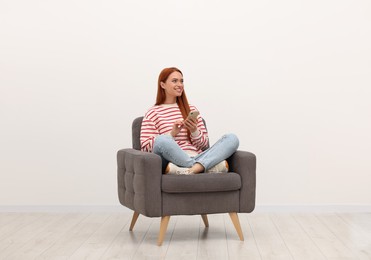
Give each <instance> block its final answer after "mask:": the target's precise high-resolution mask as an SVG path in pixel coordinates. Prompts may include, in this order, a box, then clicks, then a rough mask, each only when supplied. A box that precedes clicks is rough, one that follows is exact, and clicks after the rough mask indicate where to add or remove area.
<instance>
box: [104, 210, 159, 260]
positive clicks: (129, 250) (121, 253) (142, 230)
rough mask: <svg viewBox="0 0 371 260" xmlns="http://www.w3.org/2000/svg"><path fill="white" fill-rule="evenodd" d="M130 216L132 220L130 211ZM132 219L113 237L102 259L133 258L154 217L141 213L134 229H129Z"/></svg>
mask: <svg viewBox="0 0 371 260" xmlns="http://www.w3.org/2000/svg"><path fill="white" fill-rule="evenodd" d="M128 216H129V219H130V221H131V217H132V213H128ZM130 221H128V222H127V223H126V224H125V226H124V227H123V228H122V229H121V230H120V232H119V233H118V234H117V236H116V237H115V238H114V239H113V241H112V243H111V244H110V246H109V247H108V248H107V250H106V251H105V252H104V254H103V255H102V257H101V259H133V257H134V255H135V253H136V251H137V250H138V248H139V246H140V245H141V244H142V242H143V240H144V237H145V236H146V234H147V232H148V229H149V227H150V226H151V225H152V222H153V221H154V219H153V218H147V217H144V216H142V215H139V218H138V220H137V222H136V224H135V226H134V229H133V231H129V226H130ZM158 228H160V226H158Z"/></svg>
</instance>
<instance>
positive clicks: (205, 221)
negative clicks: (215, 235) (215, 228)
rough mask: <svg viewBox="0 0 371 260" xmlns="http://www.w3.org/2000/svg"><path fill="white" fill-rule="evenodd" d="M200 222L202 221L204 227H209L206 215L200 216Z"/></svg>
mask: <svg viewBox="0 0 371 260" xmlns="http://www.w3.org/2000/svg"><path fill="white" fill-rule="evenodd" d="M201 217H202V220H203V221H204V224H205V227H209V220H208V219H207V215H206V214H204V215H201Z"/></svg>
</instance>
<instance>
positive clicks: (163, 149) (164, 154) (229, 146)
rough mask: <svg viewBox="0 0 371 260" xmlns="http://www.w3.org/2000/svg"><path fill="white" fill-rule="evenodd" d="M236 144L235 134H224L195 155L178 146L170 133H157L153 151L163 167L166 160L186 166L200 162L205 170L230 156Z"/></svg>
mask: <svg viewBox="0 0 371 260" xmlns="http://www.w3.org/2000/svg"><path fill="white" fill-rule="evenodd" d="M238 145H239V140H238V137H237V136H236V135H235V134H226V135H223V136H222V138H220V139H219V140H218V141H217V142H216V143H215V144H214V145H213V146H211V147H210V148H209V149H207V150H205V151H203V152H202V153H200V154H198V155H196V156H190V155H188V154H187V153H186V152H185V151H183V150H182V149H181V148H180V146H179V145H178V144H177V143H176V142H175V141H174V139H173V138H172V137H171V136H170V135H159V136H157V137H156V139H155V143H154V145H153V152H154V153H155V154H158V155H160V156H161V158H162V162H163V169H164V167H166V165H167V163H168V162H172V163H173V164H176V165H178V166H180V167H186V168H191V167H192V166H193V165H194V164H195V163H200V164H201V165H202V166H203V167H204V168H205V171H206V170H208V169H210V168H211V167H213V166H215V165H216V164H218V163H220V162H221V161H223V160H225V159H227V158H228V157H230V156H231V155H232V154H233V153H234V152H236V151H237V149H238Z"/></svg>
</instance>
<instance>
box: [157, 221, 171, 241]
mask: <svg viewBox="0 0 371 260" xmlns="http://www.w3.org/2000/svg"><path fill="white" fill-rule="evenodd" d="M169 220H170V216H163V217H162V218H161V225H160V233H159V234H158V239H157V245H159V246H161V245H162V242H163V241H164V238H165V234H166V230H167V225H168V224H169Z"/></svg>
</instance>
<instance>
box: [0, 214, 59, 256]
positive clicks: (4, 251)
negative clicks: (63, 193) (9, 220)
mask: <svg viewBox="0 0 371 260" xmlns="http://www.w3.org/2000/svg"><path fill="white" fill-rule="evenodd" d="M60 218H61V215H60V214H43V215H42V216H40V217H37V218H36V219H35V220H34V221H31V222H30V223H28V224H27V225H23V226H22V227H21V228H18V229H16V231H15V232H13V233H12V234H9V235H8V236H7V237H6V238H5V239H3V240H2V241H1V244H0V258H3V259H7V258H8V256H9V255H11V254H12V253H14V252H16V251H17V250H18V249H19V248H20V247H22V246H23V245H24V244H26V243H27V242H28V241H30V240H31V239H32V238H35V237H37V236H38V235H39V233H40V232H42V231H43V229H45V226H48V225H49V224H50V223H52V224H53V223H55V222H56V220H58V219H60Z"/></svg>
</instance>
